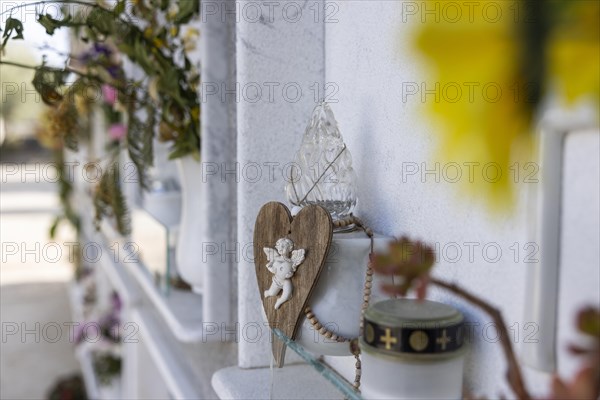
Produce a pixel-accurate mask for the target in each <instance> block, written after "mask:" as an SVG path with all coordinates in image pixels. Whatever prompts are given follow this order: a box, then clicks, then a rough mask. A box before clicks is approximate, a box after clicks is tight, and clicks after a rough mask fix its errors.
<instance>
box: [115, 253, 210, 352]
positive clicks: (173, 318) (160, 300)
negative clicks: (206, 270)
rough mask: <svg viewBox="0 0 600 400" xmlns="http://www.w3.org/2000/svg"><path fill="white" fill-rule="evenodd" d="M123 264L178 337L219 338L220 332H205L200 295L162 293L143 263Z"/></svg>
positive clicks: (187, 340) (188, 340)
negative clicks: (212, 333) (207, 333)
mask: <svg viewBox="0 0 600 400" xmlns="http://www.w3.org/2000/svg"><path fill="white" fill-rule="evenodd" d="M123 267H124V268H127V270H128V271H129V272H130V274H131V276H132V277H133V278H134V279H135V280H136V281H137V283H138V284H139V286H140V287H141V288H142V290H143V291H144V293H145V295H146V296H147V297H148V299H149V300H150V301H151V302H152V304H153V306H154V307H155V308H156V310H157V311H158V313H159V314H160V316H161V317H162V318H163V319H164V321H165V323H166V325H167V326H168V327H169V329H170V330H171V332H172V333H173V336H175V338H177V340H179V341H181V342H184V343H194V342H198V341H201V340H204V339H207V338H210V337H212V336H215V337H217V336H218V338H220V336H219V335H206V333H205V332H204V329H203V326H204V324H203V320H202V296H201V295H199V294H196V293H194V292H191V291H184V290H178V289H175V288H171V289H170V290H169V293H168V294H167V295H165V294H163V293H161V291H160V290H159V289H158V288H157V287H156V285H155V284H154V280H153V279H152V276H151V274H150V273H149V272H148V270H147V269H146V268H145V267H144V266H143V265H142V264H139V263H126V264H123Z"/></svg>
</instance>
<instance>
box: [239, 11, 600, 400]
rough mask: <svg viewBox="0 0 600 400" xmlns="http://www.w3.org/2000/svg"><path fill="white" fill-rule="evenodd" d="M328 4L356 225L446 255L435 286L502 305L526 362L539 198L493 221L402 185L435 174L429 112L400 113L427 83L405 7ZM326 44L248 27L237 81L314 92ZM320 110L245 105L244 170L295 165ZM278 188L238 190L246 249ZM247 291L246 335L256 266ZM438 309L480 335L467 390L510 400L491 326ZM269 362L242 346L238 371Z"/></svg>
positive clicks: (306, 104)
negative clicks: (295, 84)
mask: <svg viewBox="0 0 600 400" xmlns="http://www.w3.org/2000/svg"><path fill="white" fill-rule="evenodd" d="M310 3H311V2H307V3H305V5H307V4H310ZM330 4H331V5H330V6H327V8H326V9H325V11H326V15H328V17H327V18H325V23H324V26H325V31H324V42H325V49H324V50H325V52H324V54H325V72H324V82H325V83H326V84H327V87H329V89H330V91H329V92H328V93H327V97H326V100H328V101H329V102H330V103H331V106H332V109H333V111H334V113H335V115H336V118H337V120H338V123H339V126H340V129H341V132H342V135H343V136H344V138H345V141H346V143H347V145H348V148H349V150H350V152H351V153H352V155H353V160H354V168H355V170H356V171H357V174H358V181H359V186H360V187H359V206H358V209H357V212H356V214H357V215H359V216H360V217H361V218H362V219H363V220H364V221H365V222H366V223H367V224H368V225H370V226H371V227H372V228H373V229H374V230H375V231H377V232H379V233H382V234H385V235H391V236H399V235H403V234H407V235H410V236H411V237H412V238H416V239H421V240H424V241H426V242H428V243H435V244H436V245H437V246H438V254H440V257H439V258H440V259H439V262H438V266H437V268H436V270H435V274H436V275H437V276H439V277H442V278H444V279H447V280H452V281H456V282H458V283H460V284H461V285H462V286H464V287H466V288H468V289H469V290H471V291H472V292H474V293H475V294H478V295H481V296H484V297H485V298H487V299H489V300H490V301H491V302H493V303H494V304H496V305H497V306H498V307H499V308H500V309H501V311H502V312H503V314H504V317H505V320H506V322H507V325H508V326H509V327H511V328H512V329H511V334H513V335H515V338H514V340H515V341H516V342H517V343H515V347H516V348H517V350H518V348H519V344H520V343H519V342H522V341H523V340H524V338H525V336H526V334H527V333H529V332H530V331H529V330H526V329H525V323H526V322H528V321H524V317H523V315H524V310H525V307H526V305H525V294H526V292H527V291H528V283H527V281H526V275H527V274H526V272H527V269H528V266H530V265H531V264H527V263H525V262H524V260H525V257H526V251H525V248H524V246H526V245H527V243H528V241H529V238H530V236H529V233H530V230H529V223H528V221H529V220H528V218H529V217H530V215H529V214H528V212H527V211H528V207H529V205H528V202H527V201H526V199H527V191H528V190H530V189H535V188H534V187H531V186H528V185H527V184H522V185H521V187H520V188H519V190H520V192H519V195H518V198H519V200H518V202H517V205H516V207H515V209H514V210H513V212H512V214H508V213H506V214H504V215H491V214H489V212H488V211H487V209H486V208H485V206H484V205H483V204H482V202H481V201H475V200H473V199H472V198H467V197H465V196H461V195H460V194H459V193H462V192H461V191H459V190H458V187H457V185H458V184H455V183H454V184H453V183H449V182H444V179H443V178H442V179H440V180H439V181H436V177H435V175H433V174H429V175H427V176H425V177H422V176H421V174H416V175H410V176H404V175H403V165H404V166H406V165H407V164H403V163H416V165H418V166H419V167H420V168H422V167H423V166H425V167H427V168H428V169H430V170H431V169H433V168H434V161H433V152H434V149H435V148H436V144H437V138H438V136H437V135H436V132H435V131H433V129H432V127H431V126H430V125H428V124H427V119H426V117H424V115H423V114H421V113H420V110H419V107H420V106H421V104H420V103H419V102H418V101H416V100H412V101H408V102H403V97H402V84H403V83H404V82H421V81H422V80H423V79H424V77H423V76H422V74H421V71H422V70H423V68H424V67H425V66H424V64H423V63H421V61H420V59H419V57H418V56H417V55H416V54H412V53H411V52H410V50H409V47H410V37H409V34H410V32H411V29H413V28H414V26H413V25H411V24H409V23H402V19H401V7H402V3H401V2H400V1H379V0H374V1H336V2H331V3H330ZM306 9H308V7H307V8H306ZM310 12H312V11H310ZM311 18H312V16H311ZM322 20H323V18H322V16H321V21H322ZM321 40H323V39H322V32H321V28H320V26H319V24H314V23H310V21H306V20H304V21H303V22H300V23H299V24H296V25H293V24H286V23H285V22H284V21H278V22H276V23H275V24H271V25H270V26H268V24H251V23H248V22H244V21H241V22H240V23H238V39H237V43H238V47H237V54H238V65H237V67H238V79H239V80H240V83H241V84H242V85H243V84H244V83H245V82H252V81H257V80H258V81H260V82H264V81H266V80H271V81H278V82H288V81H290V80H295V81H299V82H301V83H302V84H303V85H307V84H310V83H311V81H313V80H318V79H320V78H319V77H320V76H321V74H322V71H321V70H320V69H319V64H320V58H319V57H320V56H319V54H320V52H321V51H322V49H321V47H320V46H321V43H322V42H321ZM333 89H335V90H333ZM416 97H418V96H415V98H416ZM313 104H314V102H313V101H312V100H311V99H306V98H303V99H302V101H301V102H299V103H297V104H289V103H286V102H276V103H275V104H265V103H264V102H261V103H258V104H249V103H248V102H244V100H243V99H242V101H241V103H240V105H239V106H238V127H239V129H238V160H239V161H240V162H241V163H242V165H243V163H245V162H250V161H253V162H258V163H262V162H264V161H277V162H280V163H285V162H287V161H291V160H292V156H293V153H294V151H295V150H296V148H297V146H298V144H299V139H300V134H301V133H302V131H303V128H304V126H305V124H306V122H307V121H308V115H309V113H310V110H311V108H312V105H313ZM422 163H426V165H422ZM412 165H414V164H412ZM465 168H466V167H465ZM467 173H468V171H467V170H466V169H464V170H463V174H467ZM282 183H283V181H282V180H281V179H277V180H276V181H275V182H265V181H264V180H261V181H260V182H259V183H249V182H244V181H243V180H242V182H241V183H240V185H239V186H238V199H239V206H238V240H240V242H242V243H246V242H247V241H249V240H251V237H252V230H253V224H254V219H255V217H256V214H257V212H258V209H259V207H260V205H262V204H264V203H265V202H267V201H270V200H280V201H281V200H283V189H282V188H283V184H282ZM529 185H531V184H529ZM515 243H516V244H517V246H518V248H519V253H518V255H517V254H516V252H515V250H516V247H515ZM596 246H597V244H596ZM484 249H485V250H484ZM496 249H500V250H501V254H497V253H496ZM457 251H460V252H461V253H460V254H457ZM515 258H516V260H515ZM579 279H584V278H581V277H579ZM239 286H240V287H239V296H240V298H239V306H240V310H239V311H240V313H239V316H240V323H241V324H242V327H243V325H244V323H248V322H252V321H257V320H258V321H260V319H261V318H262V310H261V309H260V307H261V305H260V299H259V296H258V292H257V289H256V279H255V276H254V267H253V265H252V263H250V262H244V261H243V262H241V263H240V265H239ZM430 297H432V298H433V299H437V300H440V301H444V302H448V303H450V304H453V305H455V306H456V307H458V308H459V309H460V310H462V311H463V313H464V314H465V315H466V317H467V320H468V321H469V322H470V323H471V324H473V325H472V332H473V336H472V340H471V348H470V351H469V355H468V359H467V365H466V377H467V387H468V388H469V389H470V390H471V391H473V392H474V393H475V394H485V395H487V396H491V397H493V396H497V395H499V394H500V393H504V394H510V393H511V391H510V390H509V389H508V388H507V386H506V384H505V383H504V381H505V380H504V376H505V367H506V366H505V361H504V356H503V354H502V353H501V349H500V346H499V345H498V344H497V343H496V339H495V338H496V330H495V329H494V327H493V326H489V323H490V320H489V319H488V317H487V316H486V315H484V314H483V313H481V312H480V311H478V310H476V309H474V308H473V307H471V306H468V305H466V304H465V303H464V302H462V301H460V300H458V299H456V298H454V297H452V296H449V295H447V294H445V293H442V292H440V291H436V290H432V292H431V293H430ZM486 328H487V329H486ZM265 352H268V347H266V346H265V343H264V341H263V342H261V344H252V343H248V342H246V341H244V338H243V337H242V338H241V343H240V353H239V354H240V359H239V363H240V366H242V367H254V366H259V365H265V363H266V362H267V361H268V354H266V353H265ZM331 362H332V363H334V364H335V365H337V366H342V369H343V370H344V371H345V372H346V373H347V375H350V374H352V372H353V370H352V365H353V363H352V361H351V360H343V359H342V360H337V361H331ZM525 373H526V376H527V378H528V382H529V386H530V389H531V390H532V391H533V392H534V393H538V394H540V395H541V394H544V393H546V390H547V389H546V388H547V387H548V386H547V382H548V381H547V380H548V378H549V376H548V375H546V374H543V373H539V372H536V371H533V370H529V369H526V371H525Z"/></svg>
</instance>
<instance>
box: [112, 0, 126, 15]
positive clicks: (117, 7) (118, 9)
mask: <svg viewBox="0 0 600 400" xmlns="http://www.w3.org/2000/svg"><path fill="white" fill-rule="evenodd" d="M125 4H126V3H125V0H119V1H118V2H117V4H116V5H115V8H113V12H114V13H115V15H119V14H121V13H122V12H123V11H125Z"/></svg>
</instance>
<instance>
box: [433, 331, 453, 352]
mask: <svg viewBox="0 0 600 400" xmlns="http://www.w3.org/2000/svg"><path fill="white" fill-rule="evenodd" d="M451 341H452V339H450V337H448V336H447V335H446V330H445V329H444V330H443V331H442V336H441V337H439V338H437V339H436V340H435V342H436V343H437V344H441V345H442V350H446V345H447V344H448V343H450V342H451Z"/></svg>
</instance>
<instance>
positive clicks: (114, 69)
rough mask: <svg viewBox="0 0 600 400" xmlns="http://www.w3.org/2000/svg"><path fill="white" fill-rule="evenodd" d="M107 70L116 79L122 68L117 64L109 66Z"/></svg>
mask: <svg viewBox="0 0 600 400" xmlns="http://www.w3.org/2000/svg"><path fill="white" fill-rule="evenodd" d="M106 70H107V71H108V73H109V74H110V76H111V77H112V78H114V79H117V78H119V77H120V76H121V68H120V67H118V66H115V65H112V66H110V67H107V68H106Z"/></svg>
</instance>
